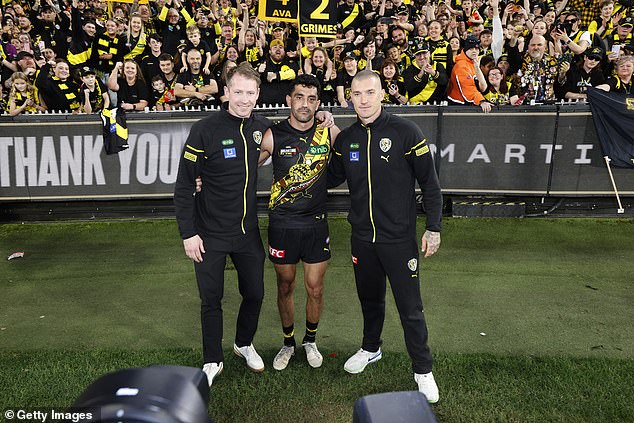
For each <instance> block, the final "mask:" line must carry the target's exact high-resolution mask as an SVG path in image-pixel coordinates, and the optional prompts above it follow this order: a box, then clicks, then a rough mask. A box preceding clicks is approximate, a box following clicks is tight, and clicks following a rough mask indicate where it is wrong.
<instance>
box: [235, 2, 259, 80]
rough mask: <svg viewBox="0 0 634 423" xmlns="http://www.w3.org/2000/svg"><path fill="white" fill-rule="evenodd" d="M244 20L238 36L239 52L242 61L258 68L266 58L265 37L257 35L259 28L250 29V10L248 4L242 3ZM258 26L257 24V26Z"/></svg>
mask: <svg viewBox="0 0 634 423" xmlns="http://www.w3.org/2000/svg"><path fill="white" fill-rule="evenodd" d="M242 8H243V13H242V15H243V20H242V27H241V28H240V33H239V34H238V51H239V52H240V58H241V60H242V61H244V60H246V61H247V62H249V63H250V64H251V66H253V67H254V68H255V67H257V66H258V65H259V64H260V62H261V61H262V58H263V57H264V48H263V46H264V42H265V39H264V37H259V36H258V35H257V26H256V27H255V28H254V27H249V9H248V6H247V5H246V3H242ZM256 25H257V24H256Z"/></svg>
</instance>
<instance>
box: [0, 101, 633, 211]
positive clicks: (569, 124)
mask: <svg viewBox="0 0 634 423" xmlns="http://www.w3.org/2000/svg"><path fill="white" fill-rule="evenodd" d="M330 110H331V111H332V113H333V114H334V116H335V120H336V122H337V124H338V125H339V127H341V128H345V127H346V126H348V125H350V124H351V123H352V122H354V121H355V119H356V117H355V115H354V113H353V111H352V110H346V109H341V108H332V109H330ZM388 110H389V112H390V113H395V114H398V115H401V116H403V117H406V118H407V119H410V120H412V121H414V122H416V124H418V125H419V126H420V127H421V128H422V130H423V133H424V134H425V136H426V137H427V140H428V143H429V144H430V147H431V150H432V152H433V153H434V154H435V158H436V165H437V167H438V172H439V176H440V181H441V186H442V188H443V192H444V193H446V194H457V195H458V194H459V195H495V196H499V195H508V196H545V195H551V196H571V197H582V196H612V195H614V192H613V188H612V185H611V183H610V179H609V175H608V172H607V169H606V167H605V163H604V160H603V157H602V154H601V148H600V145H599V142H598V139H597V135H596V132H595V128H594V123H593V121H592V115H591V113H590V109H589V107H588V106H587V105H585V104H562V105H548V106H539V107H530V106H527V107H513V108H511V107H506V108H502V109H499V110H494V112H493V113H490V114H483V113H482V112H481V111H480V109H479V108H475V107H453V106H449V107H441V106H419V107H416V106H409V107H393V108H389V109H388ZM207 113H208V111H201V110H198V111H196V110H189V111H172V112H149V113H136V114H129V115H128V129H129V145H130V148H129V149H128V150H126V151H123V152H121V153H119V154H117V155H112V156H106V154H105V153H104V151H103V138H102V135H101V134H102V124H101V120H100V118H99V117H98V116H97V115H68V114H40V115H31V116H25V115H20V116H16V117H13V118H12V117H8V116H1V117H0V201H5V202H7V201H55V200H99V199H143V198H170V197H171V196H172V193H173V187H174V182H175V180H176V174H177V169H178V162H179V157H180V152H181V148H182V146H183V144H184V143H185V140H186V138H187V134H188V132H189V128H190V127H191V125H192V124H193V123H194V122H195V121H197V120H198V119H200V118H201V117H203V116H205V115H206V114H207ZM257 113H260V114H262V115H264V116H266V117H268V118H270V119H272V120H274V121H278V120H281V119H284V118H286V117H287V116H288V114H289V110H288V108H285V107H277V108H265V109H259V110H258V111H257ZM613 171H614V177H615V180H616V183H617V185H618V187H619V189H620V193H621V195H622V196H632V195H634V172H632V171H631V170H628V169H617V168H614V169H613ZM271 178H272V170H271V166H265V167H262V168H260V171H259V179H258V192H259V194H261V195H267V194H268V192H269V188H270V183H271ZM334 191H335V192H342V193H344V194H345V193H346V192H347V191H346V188H345V186H343V187H340V188H338V189H337V190H334Z"/></svg>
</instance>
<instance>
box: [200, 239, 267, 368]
mask: <svg viewBox="0 0 634 423" xmlns="http://www.w3.org/2000/svg"><path fill="white" fill-rule="evenodd" d="M203 243H204V246H205V251H206V252H205V254H203V262H202V263H195V264H194V268H195V270H196V280H197V282H198V292H199V294H200V300H201V305H200V318H201V322H202V333H203V359H204V362H205V363H218V362H221V361H223V360H224V355H223V352H222V297H223V293H224V271H225V263H226V259H227V255H229V257H231V260H232V261H233V264H234V265H235V268H236V270H237V272H238V289H239V291H240V295H242V303H241V304H240V311H239V312H238V322H237V326H236V339H235V343H236V344H237V345H238V346H239V347H243V346H246V345H249V344H251V342H252V341H253V337H254V336H255V331H256V330H257V328H258V319H259V317H260V308H261V307H262V300H263V298H264V248H263V247H262V240H261V239H260V232H259V231H257V230H255V231H253V232H252V233H250V234H247V235H243V236H240V237H234V238H231V239H218V238H203Z"/></svg>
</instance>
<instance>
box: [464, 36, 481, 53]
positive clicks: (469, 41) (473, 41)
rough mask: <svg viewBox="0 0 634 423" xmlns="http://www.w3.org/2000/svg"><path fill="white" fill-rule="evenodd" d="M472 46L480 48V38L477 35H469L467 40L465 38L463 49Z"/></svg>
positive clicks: (468, 48) (465, 49)
mask: <svg viewBox="0 0 634 423" xmlns="http://www.w3.org/2000/svg"><path fill="white" fill-rule="evenodd" d="M472 48H480V40H478V39H477V38H476V37H475V36H473V35H469V36H468V37H467V39H466V40H464V47H463V50H464V51H467V50H470V49H472Z"/></svg>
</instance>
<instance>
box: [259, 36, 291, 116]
mask: <svg viewBox="0 0 634 423" xmlns="http://www.w3.org/2000/svg"><path fill="white" fill-rule="evenodd" d="M268 56H269V57H268V58H267V59H266V61H265V62H263V63H261V64H260V65H259V66H258V68H257V69H258V72H260V78H262V88H261V93H260V98H259V99H258V104H268V105H276V104H279V105H283V104H284V103H285V101H286V94H288V88H289V87H290V85H291V82H292V81H293V79H295V78H296V77H297V72H298V71H299V66H298V65H297V64H296V63H294V62H291V61H289V60H288V59H287V58H286V51H285V50H284V42H283V41H282V40H278V39H275V40H272V41H271V43H270V44H269V54H268Z"/></svg>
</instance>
